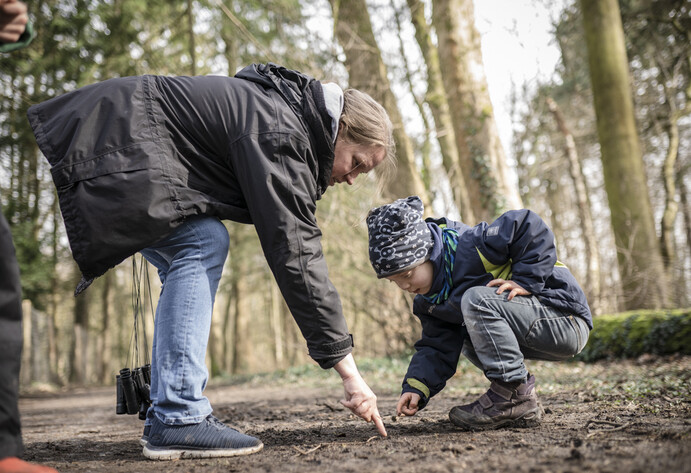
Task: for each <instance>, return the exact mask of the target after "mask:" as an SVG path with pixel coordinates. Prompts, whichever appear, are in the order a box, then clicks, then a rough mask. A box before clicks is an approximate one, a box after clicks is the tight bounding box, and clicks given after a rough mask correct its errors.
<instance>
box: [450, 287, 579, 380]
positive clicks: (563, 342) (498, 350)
mask: <svg viewBox="0 0 691 473" xmlns="http://www.w3.org/2000/svg"><path fill="white" fill-rule="evenodd" d="M496 292H497V288H496V287H485V286H477V287H472V288H470V289H469V290H467V291H466V292H465V294H464V295H463V299H462V300H461V310H462V311H463V320H464V322H465V325H466V328H467V330H468V336H469V337H470V340H469V341H468V340H466V341H465V343H464V344H463V349H462V353H463V354H464V355H465V356H466V357H467V358H468V359H469V360H470V361H471V362H472V363H473V364H474V365H475V366H477V367H478V368H480V369H481V370H483V372H484V373H485V376H486V377H487V378H488V379H490V380H498V381H503V382H506V383H509V382H514V381H525V380H526V378H527V376H528V370H527V369H526V367H525V364H524V363H523V360H524V359H535V360H549V361H561V360H565V359H568V358H571V357H573V356H574V355H576V354H578V353H580V351H581V350H582V349H583V347H584V346H585V344H586V342H587V341H588V334H589V332H590V330H589V329H588V326H587V325H586V323H585V321H584V320H582V319H581V318H580V317H576V316H573V315H569V314H565V313H563V312H561V311H559V310H557V309H554V308H552V307H550V306H547V305H544V304H542V303H541V302H540V301H539V300H538V298H537V297H535V296H516V297H514V298H513V300H510V301H509V300H507V299H506V297H507V296H508V294H509V291H506V292H504V293H503V294H497V293H496Z"/></svg>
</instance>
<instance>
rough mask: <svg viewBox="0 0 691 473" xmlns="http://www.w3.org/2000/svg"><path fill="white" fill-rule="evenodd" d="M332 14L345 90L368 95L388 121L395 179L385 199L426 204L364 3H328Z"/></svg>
mask: <svg viewBox="0 0 691 473" xmlns="http://www.w3.org/2000/svg"><path fill="white" fill-rule="evenodd" d="M329 2H330V4H331V8H332V10H333V17H334V25H335V26H334V28H335V30H336V38H337V39H338V42H339V44H340V45H341V47H342V48H343V51H344V53H345V56H346V60H345V66H346V69H347V70H348V76H349V81H348V82H349V86H350V87H353V88H355V89H359V90H361V91H363V92H366V93H368V94H369V95H371V96H372V97H373V98H374V99H375V100H376V101H377V102H379V103H381V104H382V105H383V106H384V108H385V109H386V111H387V112H388V114H389V117H390V118H391V122H392V123H393V126H394V137H395V140H396V154H397V156H398V175H397V177H396V179H393V180H392V181H391V182H390V183H388V185H387V188H386V190H385V191H386V193H387V194H388V196H387V197H390V198H401V197H407V196H409V195H418V196H420V198H421V199H422V200H423V202H425V203H426V204H428V203H429V199H428V197H427V192H426V191H425V188H424V186H423V184H422V180H421V179H420V173H419V171H418V169H417V166H416V165H415V156H414V153H413V145H412V143H411V142H410V138H409V137H408V135H407V134H406V132H405V129H404V128H403V119H402V118H401V113H400V111H399V109H398V103H397V100H396V97H395V96H394V94H393V92H392V91H391V84H390V83H389V79H388V77H387V74H386V65H385V64H384V61H383V60H382V57H381V51H380V50H379V46H378V45H377V42H376V40H375V38H374V32H373V31H372V23H371V22H370V18H369V12H368V10H367V3H366V2H365V0H348V1H347V2H344V1H341V0H329ZM375 169H376V168H375Z"/></svg>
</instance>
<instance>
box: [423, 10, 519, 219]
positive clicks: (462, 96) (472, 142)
mask: <svg viewBox="0 0 691 473" xmlns="http://www.w3.org/2000/svg"><path fill="white" fill-rule="evenodd" d="M432 5H433V11H432V23H433V25H434V28H435V30H436V33H437V38H438V40H437V41H438V48H439V59H440V63H441V67H440V70H441V74H442V79H443V83H444V89H445V91H446V96H447V97H448V101H449V105H450V106H451V118H452V121H453V125H454V131H455V133H456V143H457V148H458V153H459V157H460V162H461V166H462V168H463V171H464V175H465V177H466V183H467V189H468V193H469V195H471V196H473V197H474V199H473V201H472V207H473V213H474V214H475V217H476V218H478V219H480V220H487V221H491V220H493V219H494V218H495V217H497V216H498V215H499V214H501V213H502V212H504V211H506V210H509V209H515V208H520V207H522V206H523V204H522V202H521V197H520V195H519V193H518V187H517V185H516V183H515V182H513V179H511V178H510V175H511V174H510V172H509V167H508V164H507V162H506V156H505V153H504V148H503V146H502V144H501V141H500V139H499V134H498V132H497V127H496V123H495V121H494V112H493V110H492V103H491V101H490V97H489V91H488V86H487V79H486V78H485V73H484V64H483V61H482V50H481V45H480V34H479V33H478V31H477V29H476V28H475V18H474V10H473V2H472V0H433V1H432Z"/></svg>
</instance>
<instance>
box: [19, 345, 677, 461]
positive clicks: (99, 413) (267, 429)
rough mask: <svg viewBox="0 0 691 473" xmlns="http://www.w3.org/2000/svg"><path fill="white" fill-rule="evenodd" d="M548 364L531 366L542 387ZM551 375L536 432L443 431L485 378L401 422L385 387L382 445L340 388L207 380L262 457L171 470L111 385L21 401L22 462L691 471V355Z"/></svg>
mask: <svg viewBox="0 0 691 473" xmlns="http://www.w3.org/2000/svg"><path fill="white" fill-rule="evenodd" d="M553 369H554V368H551V365H549V364H546V365H537V366H536V367H534V368H533V372H535V373H537V376H538V383H539V381H540V372H541V371H548V372H549V371H550V370H553ZM554 373H555V374H553V375H550V374H548V375H546V376H545V379H547V381H548V382H547V383H543V384H541V385H540V384H539V386H538V393H539V396H540V399H541V402H542V404H543V407H544V409H545V412H546V414H545V416H544V418H543V422H542V424H541V425H540V426H539V427H535V428H531V429H518V428H510V429H504V430H498V431H488V432H465V431H462V430H458V429H457V428H454V427H453V426H452V425H451V424H450V422H449V421H448V411H449V410H450V409H451V408H452V407H453V406H454V405H457V404H462V403H466V402H470V401H472V400H474V399H475V398H476V397H477V396H478V395H479V394H481V393H482V392H483V391H484V389H486V386H483V384H484V379H482V378H481V377H473V378H472V380H471V381H470V382H469V384H470V385H471V386H470V387H469V386H467V384H468V382H467V379H466V377H465V376H459V377H458V379H455V378H454V379H452V380H451V382H450V383H449V384H450V385H451V384H453V385H454V386H455V388H453V389H451V388H447V389H446V390H444V391H443V392H442V393H441V394H439V395H438V396H437V397H435V398H434V399H432V401H431V402H430V405H429V406H428V408H427V409H425V410H423V411H422V412H421V413H419V414H418V415H416V416H414V417H406V418H395V417H394V416H393V414H394V411H395V405H396V401H397V399H398V396H397V394H396V393H395V391H394V388H391V389H388V391H386V389H385V388H382V389H384V390H385V391H386V392H384V393H380V392H377V394H378V396H379V409H380V411H381V412H382V415H383V417H384V421H385V424H386V427H387V430H388V434H389V436H388V438H386V439H382V438H379V437H378V436H376V435H375V434H376V432H375V430H374V427H373V426H372V424H366V423H364V422H363V421H361V420H359V419H356V418H355V417H353V416H352V415H351V414H350V412H349V411H348V410H346V409H344V408H342V407H341V406H340V404H339V403H338V400H339V399H340V396H341V391H340V390H339V389H338V383H333V382H329V383H326V385H325V386H314V385H313V386H301V385H296V384H295V383H291V382H287V383H268V382H265V381H264V382H262V381H260V382H254V383H252V382H247V383H244V384H236V385H232V386H228V385H226V386H221V385H216V386H211V387H209V388H207V391H206V394H207V396H208V397H209V399H210V400H211V402H212V405H214V406H215V414H216V415H217V417H219V418H220V419H221V420H223V421H225V422H227V423H229V424H231V425H233V426H235V427H236V428H238V429H240V430H242V431H244V432H246V433H248V434H251V435H254V436H257V437H259V438H260V439H261V440H262V441H263V442H264V449H263V451H261V452H259V453H257V454H254V455H250V456H245V457H236V458H227V459H213V460H178V461H165V462H154V461H151V460H147V459H145V458H144V457H143V456H142V454H141V447H140V446H139V443H138V440H139V436H140V435H141V430H142V426H143V423H142V422H141V421H139V420H138V419H137V418H136V416H126V415H125V416H122V415H115V408H114V404H115V400H114V397H115V396H114V389H113V388H111V387H108V388H97V389H88V390H86V389H82V390H72V391H69V392H63V393H59V394H55V393H53V394H40V395H38V394H34V395H25V396H23V397H22V399H21V400H20V411H21V414H22V424H23V434H24V442H25V444H26V455H25V458H26V459H27V460H29V461H34V462H40V463H45V464H48V465H50V466H53V467H55V468H56V469H58V471H60V472H108V473H113V472H146V471H161V472H199V473H201V472H220V471H224V472H225V471H228V472H234V471H258V472H303V473H312V472H331V473H335V472H404V473H406V472H418V471H420V472H452V471H462V472H467V473H470V472H483V473H484V472H488V471H490V472H499V473H501V472H511V473H516V472H527V473H528V472H529V473H538V472H550V473H566V472H573V473H581V472H585V471H589V472H612V473H623V472H641V473H656V472H663V473H677V472H691V435H690V432H691V393H690V392H689V389H690V388H689V386H690V385H691V384H690V383H691V357H673V358H665V359H657V358H654V359H639V360H634V361H627V362H603V363H596V364H593V365H582V364H571V365H570V366H569V367H568V369H567V370H566V371H564V370H561V369H560V370H558V371H554ZM473 376H475V375H473ZM375 377H376V376H375ZM366 378H367V377H366ZM372 378H373V377H372V376H370V379H372ZM557 380H558V381H557ZM648 381H650V382H648ZM368 382H370V384H371V385H373V386H375V385H376V383H373V381H371V380H368ZM276 384H278V385H276Z"/></svg>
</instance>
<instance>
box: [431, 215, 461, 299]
mask: <svg viewBox="0 0 691 473" xmlns="http://www.w3.org/2000/svg"><path fill="white" fill-rule="evenodd" d="M441 236H442V243H443V245H444V249H443V250H442V251H443V254H442V258H443V262H442V270H443V271H444V278H443V286H442V288H441V290H440V291H439V292H436V293H434V294H430V295H429V296H423V297H424V298H425V299H427V300H428V301H430V302H431V303H432V304H441V303H443V302H445V301H446V299H448V298H449V294H450V293H451V289H452V287H453V286H452V277H453V266H454V263H455V262H456V248H457V247H458V232H457V231H456V230H453V229H451V228H442V229H441Z"/></svg>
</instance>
